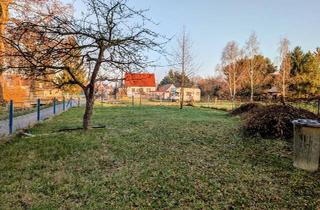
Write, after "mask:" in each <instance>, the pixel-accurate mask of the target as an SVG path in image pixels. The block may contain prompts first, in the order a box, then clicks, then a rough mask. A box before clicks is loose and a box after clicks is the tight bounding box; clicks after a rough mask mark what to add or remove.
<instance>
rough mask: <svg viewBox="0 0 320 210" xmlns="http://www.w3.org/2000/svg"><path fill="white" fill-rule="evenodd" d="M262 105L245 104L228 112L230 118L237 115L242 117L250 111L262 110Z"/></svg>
mask: <svg viewBox="0 0 320 210" xmlns="http://www.w3.org/2000/svg"><path fill="white" fill-rule="evenodd" d="M262 107H263V105H261V104H258V103H247V104H242V105H241V106H240V107H238V108H236V109H234V110H232V111H231V112H230V114H231V115H232V116H238V115H243V114H246V113H248V112H250V111H252V110H255V109H260V108H262Z"/></svg>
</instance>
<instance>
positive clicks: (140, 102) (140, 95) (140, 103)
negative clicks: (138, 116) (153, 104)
mask: <svg viewBox="0 0 320 210" xmlns="http://www.w3.org/2000/svg"><path fill="white" fill-rule="evenodd" d="M139 103H140V106H141V105H142V101H141V93H140V102H139Z"/></svg>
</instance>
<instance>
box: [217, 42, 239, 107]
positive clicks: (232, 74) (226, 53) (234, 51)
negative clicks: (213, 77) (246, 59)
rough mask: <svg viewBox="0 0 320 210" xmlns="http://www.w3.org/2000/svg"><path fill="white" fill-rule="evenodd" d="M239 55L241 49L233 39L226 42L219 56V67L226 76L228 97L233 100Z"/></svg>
mask: <svg viewBox="0 0 320 210" xmlns="http://www.w3.org/2000/svg"><path fill="white" fill-rule="evenodd" d="M240 56H241V50H239V46H238V44H237V43H236V42H235V41H230V42H228V43H227V45H226V46H225V48H224V49H223V52H222V56H221V68H222V71H223V73H224V75H225V76H226V79H227V82H228V87H229V91H230V97H231V99H232V100H233V101H234V100H235V97H236V94H237V73H238V72H237V61H238V59H239V58H240Z"/></svg>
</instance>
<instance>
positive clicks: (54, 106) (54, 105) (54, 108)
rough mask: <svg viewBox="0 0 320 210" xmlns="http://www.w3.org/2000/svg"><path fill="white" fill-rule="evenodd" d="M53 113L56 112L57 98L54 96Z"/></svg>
mask: <svg viewBox="0 0 320 210" xmlns="http://www.w3.org/2000/svg"><path fill="white" fill-rule="evenodd" d="M53 114H54V115H55V114H56V98H53Z"/></svg>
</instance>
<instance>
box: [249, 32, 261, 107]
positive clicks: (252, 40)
mask: <svg viewBox="0 0 320 210" xmlns="http://www.w3.org/2000/svg"><path fill="white" fill-rule="evenodd" d="M246 53H247V57H248V60H249V64H248V66H249V78H250V92H251V94H250V101H251V102H253V99H254V98H253V96H254V87H255V79H254V77H255V74H256V73H257V72H255V68H256V63H255V56H257V55H258V53H259V42H258V39H257V35H256V34H255V33H254V32H253V33H252V34H251V35H250V37H249V39H248V41H247V42H246Z"/></svg>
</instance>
